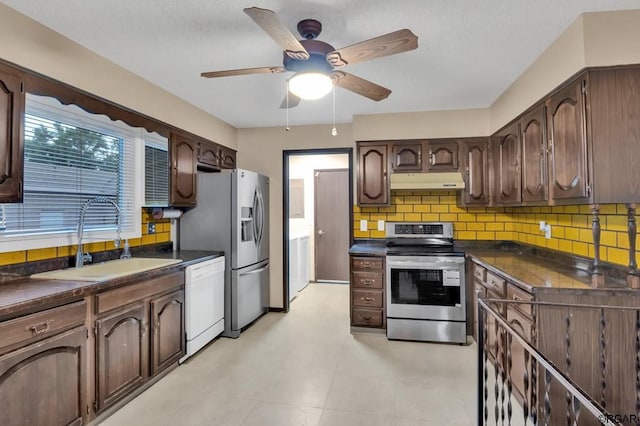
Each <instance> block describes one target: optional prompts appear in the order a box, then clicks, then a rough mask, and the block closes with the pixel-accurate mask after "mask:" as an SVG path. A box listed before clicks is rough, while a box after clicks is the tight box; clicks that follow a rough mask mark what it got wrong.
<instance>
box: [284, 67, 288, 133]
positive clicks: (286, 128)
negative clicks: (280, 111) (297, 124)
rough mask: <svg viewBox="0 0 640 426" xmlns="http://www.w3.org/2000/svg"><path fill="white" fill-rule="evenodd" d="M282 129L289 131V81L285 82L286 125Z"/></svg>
mask: <svg viewBox="0 0 640 426" xmlns="http://www.w3.org/2000/svg"><path fill="white" fill-rule="evenodd" d="M284 129H285V130H286V131H287V132H288V131H289V80H287V125H286V127H285V128H284Z"/></svg>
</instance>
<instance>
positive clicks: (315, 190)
mask: <svg viewBox="0 0 640 426" xmlns="http://www.w3.org/2000/svg"><path fill="white" fill-rule="evenodd" d="M316 172H347V176H348V174H349V169H348V168H340V169H315V168H314V169H313V175H314V179H315V174H316ZM347 179H348V177H347ZM317 195H318V187H317V186H316V185H315V182H314V186H313V231H314V232H317V226H318V222H317V221H316V218H317V217H318V203H317V201H318V200H317ZM348 201H349V202H352V201H353V200H351V199H349V200H348ZM350 207H351V210H353V205H351V206H350ZM352 223H353V218H350V221H349V225H348V227H349V233H350V234H352V233H353V225H352ZM313 244H314V247H313V255H314V259H313V264H314V271H313V274H314V276H315V277H316V281H318V240H317V239H316V237H315V236H314V238H313ZM352 244H353V239H350V240H349V246H351V245H352ZM347 274H348V271H347ZM348 281H349V279H348V278H347V282H348Z"/></svg>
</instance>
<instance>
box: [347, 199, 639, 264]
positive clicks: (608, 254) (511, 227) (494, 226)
mask: <svg viewBox="0 0 640 426" xmlns="http://www.w3.org/2000/svg"><path fill="white" fill-rule="evenodd" d="M418 200H419V201H418ZM353 209H354V210H353V211H354V225H353V226H354V228H353V229H354V236H355V238H384V232H381V231H376V230H375V228H376V227H375V226H372V227H371V228H370V229H369V230H367V231H360V230H359V229H360V220H361V219H365V220H369V221H378V220H384V221H390V222H412V221H429V222H438V221H442V222H453V229H454V238H455V239H457V240H506V241H516V242H522V243H527V244H532V245H535V246H539V247H546V248H549V249H553V250H559V251H562V252H567V253H571V254H576V255H580V256H585V257H590V258H593V257H594V256H595V248H594V245H593V233H592V231H591V224H592V219H593V215H592V211H591V207H590V206H587V205H580V206H554V207H497V208H485V207H469V208H463V207H458V206H457V205H456V194H455V192H453V191H395V192H394V193H393V194H392V197H391V205H390V206H386V207H362V208H361V207H358V206H354V208H353ZM638 212H639V213H640V209H639V210H638ZM540 221H545V222H547V223H549V224H550V225H551V238H549V239H546V238H544V233H543V232H542V231H540V228H539V222H540ZM627 221H628V219H627V208H626V206H624V205H622V204H605V205H601V206H600V226H601V229H602V232H601V235H600V259H601V260H603V261H607V262H611V263H615V264H618V265H624V266H626V265H628V264H629V254H628V252H627V249H628V248H629V241H628V236H627ZM638 221H639V222H640V219H638ZM638 226H639V227H640V224H639V225H638ZM636 247H638V248H640V237H639V236H638V235H636ZM636 258H637V260H636V261H637V262H638V263H640V254H636Z"/></svg>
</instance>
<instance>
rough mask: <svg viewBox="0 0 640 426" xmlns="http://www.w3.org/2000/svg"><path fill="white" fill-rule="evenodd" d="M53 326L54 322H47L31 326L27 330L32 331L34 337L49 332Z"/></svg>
mask: <svg viewBox="0 0 640 426" xmlns="http://www.w3.org/2000/svg"><path fill="white" fill-rule="evenodd" d="M51 324H53V320H47V321H45V322H43V323H40V324H35V325H30V326H28V327H27V328H26V330H27V331H31V336H32V337H33V336H37V335H38V334H42V333H46V332H47V331H49V328H50V327H51Z"/></svg>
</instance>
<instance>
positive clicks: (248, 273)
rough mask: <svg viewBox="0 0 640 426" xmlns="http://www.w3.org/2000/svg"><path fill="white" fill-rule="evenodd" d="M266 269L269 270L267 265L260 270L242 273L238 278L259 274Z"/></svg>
mask: <svg viewBox="0 0 640 426" xmlns="http://www.w3.org/2000/svg"><path fill="white" fill-rule="evenodd" d="M267 269H269V265H268V264H267V265H266V266H263V267H262V268H260V269H254V270H253V271H249V272H243V273H241V274H239V276H241V277H244V276H245V275H253V274H259V273H260V272H264V271H266V270H267Z"/></svg>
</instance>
